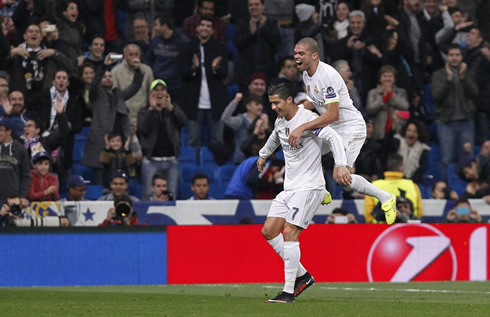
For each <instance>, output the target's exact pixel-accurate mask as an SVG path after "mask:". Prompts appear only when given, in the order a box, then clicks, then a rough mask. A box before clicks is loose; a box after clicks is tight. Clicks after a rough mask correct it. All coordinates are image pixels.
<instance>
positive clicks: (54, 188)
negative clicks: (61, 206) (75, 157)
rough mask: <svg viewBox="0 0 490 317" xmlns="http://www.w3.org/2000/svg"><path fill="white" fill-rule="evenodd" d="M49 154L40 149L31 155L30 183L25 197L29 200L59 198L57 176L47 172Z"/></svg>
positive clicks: (49, 162) (54, 199) (52, 199)
mask: <svg viewBox="0 0 490 317" xmlns="http://www.w3.org/2000/svg"><path fill="white" fill-rule="evenodd" d="M50 159H51V158H50V156H49V154H48V152H46V151H40V152H38V153H36V154H35V155H34V156H33V159H32V163H33V164H34V168H33V169H31V185H30V187H29V194H28V196H27V199H28V200H29V201H56V200H59V199H60V194H59V184H58V177H57V176H56V175H54V174H51V173H49V167H50V164H51V161H50Z"/></svg>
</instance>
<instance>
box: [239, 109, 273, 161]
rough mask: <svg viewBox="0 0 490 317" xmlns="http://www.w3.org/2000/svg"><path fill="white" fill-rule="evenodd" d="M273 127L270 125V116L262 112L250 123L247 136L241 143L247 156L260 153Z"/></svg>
mask: <svg viewBox="0 0 490 317" xmlns="http://www.w3.org/2000/svg"><path fill="white" fill-rule="evenodd" d="M271 132H272V129H271V127H270V126H269V117H268V116H267V114H265V113H262V114H261V115H260V116H258V117H257V118H255V120H254V121H253V122H252V123H251V124H250V126H249V127H248V130H247V136H246V138H245V140H244V141H243V143H242V144H241V150H242V152H243V154H245V157H250V156H257V155H259V151H260V149H261V148H262V147H263V146H264V145H265V143H266V142H267V139H268V138H269V136H270V135H271Z"/></svg>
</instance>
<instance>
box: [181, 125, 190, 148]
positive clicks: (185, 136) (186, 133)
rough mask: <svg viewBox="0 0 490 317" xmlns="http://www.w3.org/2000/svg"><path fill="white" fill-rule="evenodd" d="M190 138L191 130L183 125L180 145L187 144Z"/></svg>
mask: <svg viewBox="0 0 490 317" xmlns="http://www.w3.org/2000/svg"><path fill="white" fill-rule="evenodd" d="M188 140H189V131H188V130H187V127H182V129H180V146H187V141H188Z"/></svg>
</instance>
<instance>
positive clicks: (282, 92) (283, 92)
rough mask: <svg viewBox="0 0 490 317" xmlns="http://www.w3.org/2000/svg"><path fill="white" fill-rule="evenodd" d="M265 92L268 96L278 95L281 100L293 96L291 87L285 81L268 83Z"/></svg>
mask: <svg viewBox="0 0 490 317" xmlns="http://www.w3.org/2000/svg"><path fill="white" fill-rule="evenodd" d="M267 93H268V94H269V96H272V95H278V96H279V98H281V99H283V100H286V99H288V98H289V97H293V92H292V91H291V88H290V87H289V86H288V85H286V84H285V83H281V84H277V85H270V86H269V88H268V89H267Z"/></svg>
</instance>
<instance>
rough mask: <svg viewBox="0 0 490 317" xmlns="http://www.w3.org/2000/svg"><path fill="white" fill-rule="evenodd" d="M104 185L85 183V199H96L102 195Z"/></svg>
mask: <svg viewBox="0 0 490 317" xmlns="http://www.w3.org/2000/svg"><path fill="white" fill-rule="evenodd" d="M103 191H104V186H102V185H87V192H86V193H85V199H88V200H97V199H99V198H100V197H102V192H103Z"/></svg>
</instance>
